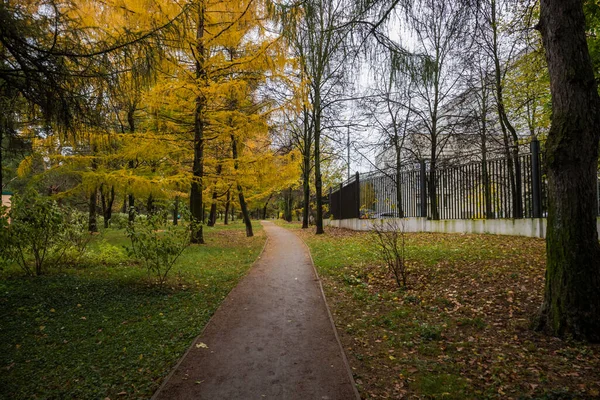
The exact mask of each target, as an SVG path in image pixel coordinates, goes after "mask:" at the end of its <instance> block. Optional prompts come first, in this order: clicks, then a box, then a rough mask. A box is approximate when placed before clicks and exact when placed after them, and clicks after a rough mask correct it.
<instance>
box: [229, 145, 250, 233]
mask: <svg viewBox="0 0 600 400" xmlns="http://www.w3.org/2000/svg"><path fill="white" fill-rule="evenodd" d="M231 150H232V155H233V160H234V161H233V168H234V169H235V170H236V171H237V169H238V167H239V165H238V148H237V139H236V138H235V136H234V135H231ZM237 192H238V199H239V201H240V209H241V210H242V217H243V219H244V224H245V225H246V236H247V237H252V236H254V233H253V232H252V221H250V214H248V206H247V205H246V199H245V198H244V189H243V188H242V185H240V184H239V182H238V183H237Z"/></svg>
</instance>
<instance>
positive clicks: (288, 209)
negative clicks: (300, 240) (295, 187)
mask: <svg viewBox="0 0 600 400" xmlns="http://www.w3.org/2000/svg"><path fill="white" fill-rule="evenodd" d="M283 202H284V204H283V219H285V220H286V221H287V222H292V188H289V189H288V190H287V191H285V192H284V193H283Z"/></svg>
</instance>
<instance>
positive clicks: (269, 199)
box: [262, 193, 273, 219]
mask: <svg viewBox="0 0 600 400" xmlns="http://www.w3.org/2000/svg"><path fill="white" fill-rule="evenodd" d="M271 197H273V194H272V193H271V194H270V195H269V198H268V199H267V201H265V205H264V206H263V212H262V219H267V207H268V206H269V201H271Z"/></svg>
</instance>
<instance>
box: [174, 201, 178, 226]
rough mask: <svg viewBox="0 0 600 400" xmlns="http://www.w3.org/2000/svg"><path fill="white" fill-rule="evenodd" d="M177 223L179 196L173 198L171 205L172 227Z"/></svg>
mask: <svg viewBox="0 0 600 400" xmlns="http://www.w3.org/2000/svg"><path fill="white" fill-rule="evenodd" d="M178 223H179V196H175V203H174V204H173V225H177V224H178Z"/></svg>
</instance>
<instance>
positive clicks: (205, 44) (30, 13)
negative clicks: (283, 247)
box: [0, 0, 298, 243]
mask: <svg viewBox="0 0 600 400" xmlns="http://www.w3.org/2000/svg"><path fill="white" fill-rule="evenodd" d="M1 11H2V15H3V20H6V22H7V23H6V24H3V25H2V29H3V31H2V44H3V52H2V59H1V60H0V62H1V63H2V66H3V69H2V71H1V73H2V76H1V77H0V83H1V84H2V86H1V87H2V90H3V91H2V96H1V98H2V101H3V102H4V103H5V104H7V105H10V108H5V110H6V112H5V113H3V115H2V117H3V121H2V129H1V132H2V138H3V141H2V144H3V148H8V150H9V156H12V155H13V154H11V153H12V151H11V150H13V149H14V148H15V146H16V145H17V144H22V147H24V151H23V152H24V153H28V154H27V156H26V157H25V159H24V160H17V161H19V164H18V167H17V164H16V163H13V164H12V167H13V168H12V171H10V170H9V173H8V174H5V173H4V172H5V171H4V168H3V174H2V175H3V176H7V177H8V178H9V179H11V180H12V179H13V177H14V175H16V174H18V175H19V176H20V177H21V178H25V179H21V181H20V182H24V181H27V182H29V183H30V182H32V181H33V182H34V183H35V184H37V185H38V186H39V187H40V189H41V188H43V190H44V191H46V190H47V191H48V192H50V193H51V194H55V195H57V196H59V197H60V198H61V199H63V201H66V202H75V203H77V202H82V200H83V199H84V197H85V201H86V202H87V203H88V207H89V215H90V218H89V229H90V230H91V231H94V230H96V229H97V227H96V218H95V216H96V213H97V210H96V205H97V203H101V204H102V211H103V214H104V217H105V218H104V220H105V223H108V220H109V219H110V217H111V211H112V210H113V208H115V206H117V205H116V204H115V199H123V203H121V202H120V201H119V205H118V207H119V208H120V207H121V204H124V206H123V208H124V209H127V210H130V211H133V210H135V208H136V207H137V208H139V200H140V199H143V200H142V201H143V203H145V204H144V206H145V208H146V210H147V211H149V212H151V211H152V210H153V209H154V208H155V207H156V206H157V205H158V204H160V203H165V200H169V201H171V202H173V203H174V204H175V205H178V204H179V202H180V199H181V198H188V197H189V200H190V203H189V204H190V209H191V212H192V215H193V217H194V218H196V219H198V220H202V221H205V222H206V223H207V224H209V225H212V224H214V223H215V221H216V215H217V212H218V211H224V215H226V216H227V215H229V211H230V210H231V209H232V208H234V207H236V208H237V209H238V210H241V212H242V215H243V218H244V221H245V223H246V230H247V234H248V236H251V235H252V226H251V222H250V216H249V212H248V202H251V203H254V207H257V206H258V204H261V205H262V203H263V202H265V201H267V199H269V198H270V197H271V196H273V194H274V193H278V192H279V191H281V190H282V189H284V188H287V187H289V186H292V185H294V184H295V181H296V180H297V172H296V171H297V158H298V157H297V155H296V153H295V152H294V151H293V149H277V148H275V147H274V146H272V131H271V128H272V126H273V124H272V123H271V122H270V121H271V119H272V113H273V112H274V111H275V110H277V109H280V108H282V107H285V106H286V104H285V102H282V101H277V99H275V98H274V96H272V95H271V94H270V93H269V85H268V83H269V82H283V81H284V80H285V77H284V76H283V70H284V69H285V68H286V66H289V65H290V63H291V62H292V60H290V59H289V57H287V55H286V54H285V51H284V48H283V46H282V42H281V41H280V40H278V38H277V37H276V36H275V35H269V34H266V33H267V32H268V26H266V25H267V24H268V21H266V20H265V18H266V13H267V10H266V4H265V3H264V2H259V1H252V0H250V1H245V2H244V1H242V2H238V1H229V2H207V1H196V2H189V3H186V4H184V5H178V4H174V3H172V2H164V3H161V2H149V1H133V0H132V1H111V2H104V1H103V2H60V1H53V0H52V1H47V2H43V3H39V2H29V3H27V2H25V3H23V4H21V3H19V4H12V3H10V2H3V3H2V5H1ZM99 20H102V21H107V22H108V23H107V28H103V29H100V28H97V23H96V21H99ZM11 40H13V41H14V42H11ZM32 43H33V44H32ZM25 64H27V65H25ZM32 91H33V92H32ZM40 92H41V94H40ZM2 154H5V153H2ZM5 165H8V166H9V167H10V166H11V163H5V162H3V163H2V166H3V167H4V166H5ZM13 171H14V172H13ZM274 171H277V173H274ZM20 182H19V181H18V180H14V181H13V182H11V186H12V187H13V188H15V187H16V188H18V186H19V185H20V184H21V183H20ZM205 205H206V206H205ZM217 206H219V208H224V209H225V210H222V209H221V210H218V209H217ZM206 208H208V210H209V211H208V216H205V214H206V212H207V210H206ZM175 213H177V211H176V210H175ZM133 217H134V213H133V212H131V214H130V218H131V219H133ZM175 220H176V219H175ZM197 226H198V228H197V230H196V231H195V232H194V233H193V235H192V241H193V242H195V243H203V242H204V237H203V233H202V225H201V224H200V225H197Z"/></svg>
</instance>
